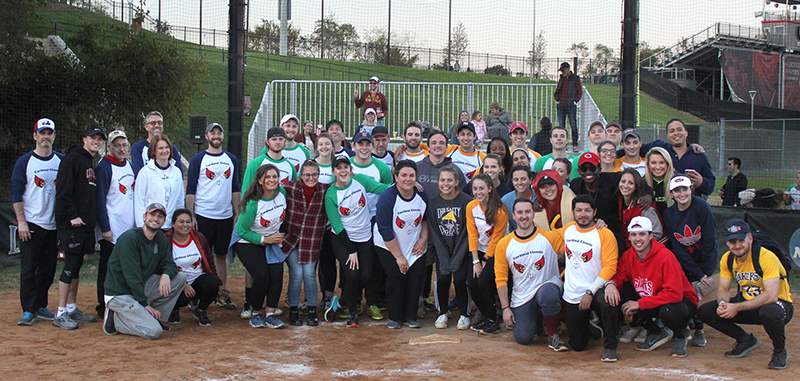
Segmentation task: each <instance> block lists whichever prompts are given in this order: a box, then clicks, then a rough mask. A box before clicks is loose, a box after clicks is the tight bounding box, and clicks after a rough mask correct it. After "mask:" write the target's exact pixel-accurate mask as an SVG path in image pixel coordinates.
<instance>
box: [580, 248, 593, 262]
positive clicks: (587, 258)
mask: <svg viewBox="0 0 800 381" xmlns="http://www.w3.org/2000/svg"><path fill="white" fill-rule="evenodd" d="M581 260H582V261H584V262H589V261H591V260H592V250H589V251H587V252H585V253H583V254H581Z"/></svg>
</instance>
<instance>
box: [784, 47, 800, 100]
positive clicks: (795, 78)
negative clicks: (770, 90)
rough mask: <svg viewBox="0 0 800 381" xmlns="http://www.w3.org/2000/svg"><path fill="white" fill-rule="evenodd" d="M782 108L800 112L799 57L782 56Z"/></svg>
mask: <svg viewBox="0 0 800 381" xmlns="http://www.w3.org/2000/svg"><path fill="white" fill-rule="evenodd" d="M783 108H785V109H788V110H795V111H800V57H796V56H789V55H787V56H784V61H783Z"/></svg>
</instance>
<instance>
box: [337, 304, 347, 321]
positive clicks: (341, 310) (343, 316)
mask: <svg viewBox="0 0 800 381" xmlns="http://www.w3.org/2000/svg"><path fill="white" fill-rule="evenodd" d="M336 317H338V318H339V319H347V318H349V317H350V309H349V308H347V307H344V308H339V313H338V314H337V315H336Z"/></svg>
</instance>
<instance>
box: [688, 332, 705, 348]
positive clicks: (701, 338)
mask: <svg viewBox="0 0 800 381" xmlns="http://www.w3.org/2000/svg"><path fill="white" fill-rule="evenodd" d="M706 344H708V341H707V340H706V333H705V332H703V330H702V329H698V330H696V331H694V336H693V338H692V345H694V346H695V347H705V346H706Z"/></svg>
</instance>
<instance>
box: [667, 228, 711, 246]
mask: <svg viewBox="0 0 800 381" xmlns="http://www.w3.org/2000/svg"><path fill="white" fill-rule="evenodd" d="M672 234H675V239H677V240H678V242H680V243H681V245H683V246H692V245H694V244H696V243H697V242H698V241H700V238H702V237H703V235H702V233H701V232H700V226H698V227H697V229H695V230H694V231H692V228H690V227H689V225H683V235H681V234H680V233H678V232H675V233H672Z"/></svg>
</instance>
